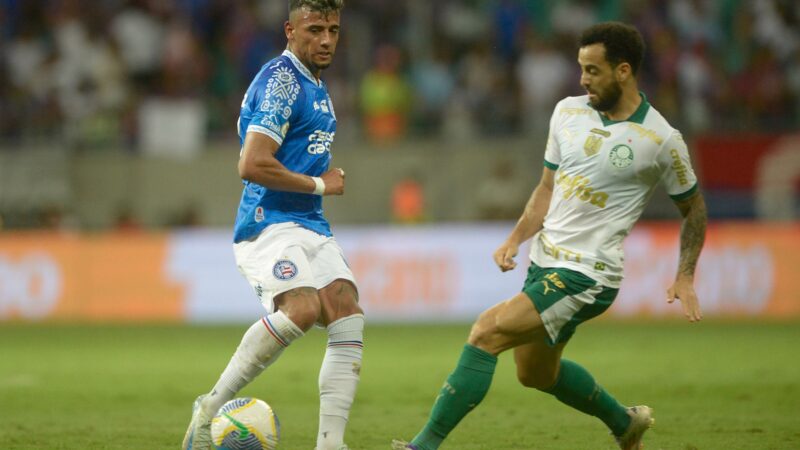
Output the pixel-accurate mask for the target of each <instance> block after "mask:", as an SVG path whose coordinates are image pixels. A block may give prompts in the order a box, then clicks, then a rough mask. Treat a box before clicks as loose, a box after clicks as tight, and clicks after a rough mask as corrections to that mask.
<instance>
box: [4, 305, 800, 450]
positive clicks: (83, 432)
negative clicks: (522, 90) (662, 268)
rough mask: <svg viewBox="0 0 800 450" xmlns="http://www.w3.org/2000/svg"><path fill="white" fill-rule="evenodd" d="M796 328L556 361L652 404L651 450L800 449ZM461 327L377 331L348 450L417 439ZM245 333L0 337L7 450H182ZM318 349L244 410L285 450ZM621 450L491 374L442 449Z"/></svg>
mask: <svg viewBox="0 0 800 450" xmlns="http://www.w3.org/2000/svg"><path fill="white" fill-rule="evenodd" d="M798 325H800V324H798V323H796V322H794V323H771V324H765V323H750V322H748V323H741V322H714V321H705V322H702V323H701V324H698V325H689V324H686V323H678V322H648V323H635V322H613V321H603V320H601V321H597V322H595V323H588V324H585V325H583V326H581V328H580V329H579V330H578V333H577V334H576V336H575V337H574V338H573V340H572V342H571V343H570V345H569V346H568V347H567V350H566V352H565V357H567V358H570V359H573V360H576V361H578V362H580V363H581V364H583V365H584V366H585V367H587V368H588V369H589V370H590V371H591V372H592V373H593V374H594V375H595V377H596V378H597V380H598V381H599V382H600V383H601V384H602V385H603V386H605V387H606V388H607V389H608V390H609V391H610V392H611V393H612V394H613V395H615V396H616V397H617V398H618V399H619V400H620V401H621V402H623V403H627V404H642V403H644V404H648V405H650V406H651V407H653V408H654V409H655V417H656V424H655V428H653V429H652V431H650V432H648V434H647V436H646V441H645V442H646V446H647V448H648V449H669V450H690V449H703V450H705V449H726V450H740V449H754V450H755V449H757V450H767V449H800V418H798V417H799V416H800V358H798V350H797V347H798V344H800V327H799V326H798ZM468 328H469V327H468V326H467V325H443V326H433V325H430V326H429V325H425V326H413V327H409V326H370V327H369V328H368V329H367V332H366V339H365V340H366V348H365V360H364V367H363V370H362V379H361V386H360V389H359V393H358V397H357V399H356V404H355V407H354V409H353V412H352V415H351V420H350V427H349V429H348V433H347V442H348V444H349V445H350V446H351V448H353V449H354V450H372V449H382V450H386V449H388V447H389V442H390V441H391V439H392V438H395V437H402V438H409V437H412V436H413V435H414V434H415V433H416V431H417V430H418V429H419V428H420V427H421V426H422V425H423V423H424V422H425V419H426V417H427V414H428V411H429V410H430V407H431V405H432V402H433V400H434V398H435V396H436V395H437V392H438V388H439V386H441V384H442V382H443V381H444V379H445V378H446V377H447V374H448V373H449V372H450V370H451V369H452V368H453V366H454V364H455V362H456V359H457V358H458V355H459V353H460V348H461V346H462V344H463V342H464V339H465V337H466V335H467V332H468ZM245 329H246V325H241V326H225V327H190V326H172V325H142V326H96V325H61V324H38V325H26V324H7V323H6V324H0V449H4V450H23V449H24V450H34V449H42V450H58V449H81V450H94V449H113V450H116V449H137V450H139V449H141V450H144V449H147V450H152V449H170V450H174V449H177V448H179V447H180V442H181V439H182V437H183V433H184V430H185V427H186V425H187V423H188V420H189V416H190V408H191V404H192V401H193V400H194V398H195V396H196V395H198V394H199V393H201V392H204V391H207V390H208V389H209V388H210V387H211V386H212V385H213V383H214V382H215V381H216V377H217V376H218V375H219V373H220V372H221V370H222V369H223V368H224V366H225V364H226V363H227V361H228V359H229V357H230V355H231V353H232V352H233V350H234V349H235V347H236V345H237V344H238V342H239V339H240V337H241V335H242V333H243V332H244V331H245ZM324 344H325V334H324V333H323V332H322V331H320V330H314V331H311V332H310V333H309V335H308V336H306V337H304V338H303V339H301V340H299V341H297V342H295V343H294V344H292V347H291V348H290V349H289V350H288V351H287V352H286V353H284V355H283V356H282V358H281V360H280V361H278V363H277V364H275V365H274V366H272V367H271V368H270V369H269V370H268V371H267V372H266V373H265V374H263V375H262V376H261V377H259V378H258V379H257V380H256V381H255V382H254V383H253V384H251V385H250V386H248V387H247V388H246V389H245V390H244V391H243V392H242V393H241V394H240V395H242V396H255V397H259V398H262V399H264V400H266V401H267V402H269V403H270V404H271V405H272V406H273V407H274V408H275V410H276V411H277V413H278V415H279V417H280V420H281V423H282V431H283V435H282V441H281V445H280V446H279V448H280V449H281V450H294V449H302V450H310V449H312V448H313V447H314V441H315V435H316V427H317V402H318V398H317V387H316V385H317V372H318V368H319V363H320V361H321V358H322V354H323V352H324ZM534 448H535V449H565V450H566V449H569V450H576V449H577V450H581V449H587V450H596V449H600V450H603V449H614V448H615V446H614V444H613V441H612V439H611V437H610V436H609V435H608V433H607V431H606V429H605V428H604V426H603V425H602V423H601V422H600V421H598V420H597V419H595V418H592V417H588V416H585V415H583V414H581V413H579V412H577V411H574V410H571V409H570V408H568V407H566V406H563V405H561V404H560V403H559V402H558V401H556V400H555V399H554V398H552V397H550V396H548V395H546V394H543V393H540V392H537V391H534V390H530V389H525V388H523V387H521V386H520V385H519V384H517V382H516V379H515V376H514V364H513V358H512V357H511V354H504V355H502V356H501V358H500V364H499V365H498V370H497V374H496V375H495V379H494V384H493V386H492V388H491V390H490V391H489V394H488V395H487V398H486V399H485V400H484V401H483V403H482V404H481V405H480V406H479V407H478V408H477V409H476V410H475V411H473V412H472V413H471V414H470V415H469V416H468V417H467V418H466V419H464V421H463V422H462V423H461V425H460V426H459V427H458V428H457V429H456V430H455V431H454V432H453V434H452V435H451V437H450V439H448V441H447V442H446V443H445V446H444V447H443V450H446V449H459V450H471V449H475V450H478V449H483V450H524V449H534Z"/></svg>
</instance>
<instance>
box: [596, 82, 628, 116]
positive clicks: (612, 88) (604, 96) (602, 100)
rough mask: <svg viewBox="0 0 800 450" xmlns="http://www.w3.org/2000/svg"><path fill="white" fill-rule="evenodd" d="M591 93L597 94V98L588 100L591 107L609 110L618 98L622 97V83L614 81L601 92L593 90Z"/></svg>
mask: <svg viewBox="0 0 800 450" xmlns="http://www.w3.org/2000/svg"><path fill="white" fill-rule="evenodd" d="M593 94H594V95H596V96H597V100H596V101H591V100H589V104H591V105H592V108H594V109H596V110H598V111H603V112H605V111H609V110H610V109H611V108H613V107H614V106H616V105H617V102H618V101H619V98H620V97H622V85H620V84H619V82H617V81H614V82H612V83H611V84H610V85H609V86H608V88H606V89H604V90H603V91H602V92H593Z"/></svg>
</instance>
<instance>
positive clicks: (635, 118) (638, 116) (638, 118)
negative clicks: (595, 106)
mask: <svg viewBox="0 0 800 450" xmlns="http://www.w3.org/2000/svg"><path fill="white" fill-rule="evenodd" d="M639 96H640V97H642V102H641V103H639V107H638V108H636V111H634V112H633V114H631V116H630V117H628V118H627V119H625V120H611V119H609V118H608V117H606V115H605V114H603V113H601V112H600V111H597V114H598V115H599V116H600V120H602V121H603V126H606V127H607V126H609V125H614V124H615V123H620V122H633V123H638V124H639V125H641V124H643V123H644V118H645V117H647V112H648V111H649V110H650V103H649V102H648V101H647V97H646V96H645V95H644V92H642V91H639ZM589 106H591V104H589Z"/></svg>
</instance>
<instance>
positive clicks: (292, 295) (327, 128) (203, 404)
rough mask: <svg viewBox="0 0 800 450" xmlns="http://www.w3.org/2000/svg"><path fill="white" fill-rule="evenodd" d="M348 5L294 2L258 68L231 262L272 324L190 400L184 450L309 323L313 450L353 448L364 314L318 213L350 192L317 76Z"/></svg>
mask: <svg viewBox="0 0 800 450" xmlns="http://www.w3.org/2000/svg"><path fill="white" fill-rule="evenodd" d="M342 7H343V0H289V20H288V21H287V22H286V23H285V25H284V31H285V33H286V37H287V40H288V45H287V48H286V50H285V51H284V52H283V54H281V55H280V56H278V57H277V58H275V59H273V60H271V61H269V62H268V63H267V64H265V65H264V66H263V68H262V69H261V71H260V72H259V73H258V75H256V77H255V79H254V80H253V82H252V83H251V85H250V87H249V89H248V90H247V93H246V94H245V96H244V100H243V101H242V108H241V113H240V116H239V123H238V128H239V136H240V144H241V154H240V157H239V175H240V176H241V178H242V181H243V184H244V191H243V193H242V199H241V202H240V204H239V211H238V213H237V216H236V224H235V227H234V254H235V256H236V264H237V266H238V268H239V270H240V272H241V273H242V274H243V275H244V277H245V278H246V279H247V281H248V282H249V283H250V284H251V285H252V286H253V289H254V290H255V293H256V295H257V296H258V297H259V299H260V301H261V303H262V304H263V306H264V307H265V308H266V310H267V315H266V316H264V317H262V318H261V319H259V320H258V321H256V322H255V323H254V324H253V325H252V326H250V328H249V329H248V330H247V331H246V332H245V334H244V337H243V338H242V341H241V343H240V344H239V347H238V348H237V349H236V352H235V353H234V354H233V357H232V358H231V360H230V362H229V363H228V365H227V367H226V368H225V370H224V371H223V372H222V375H221V376H220V377H219V380H218V381H217V383H216V384H215V385H214V387H213V388H212V389H211V391H210V392H209V393H208V394H204V395H201V396H200V397H198V399H197V400H196V401H195V406H194V412H193V414H192V420H191V423H190V424H189V428H188V430H187V432H186V437H185V438H184V441H183V448H184V449H192V450H207V449H210V448H212V443H211V433H210V422H211V419H212V417H213V416H214V415H215V414H216V411H217V410H218V409H219V408H220V407H221V406H222V405H223V404H224V403H225V402H227V401H228V400H231V399H232V398H233V397H234V396H235V395H236V393H237V392H239V391H240V390H241V389H242V388H243V387H244V386H245V385H247V384H248V383H249V382H250V381H252V380H253V379H254V378H255V377H256V376H257V375H259V374H260V373H261V372H262V371H264V369H266V368H267V367H269V365H271V364H272V363H274V362H275V361H276V360H277V359H278V357H279V356H280V355H281V353H282V352H283V350H284V349H285V348H286V347H288V346H289V344H291V343H292V341H294V340H295V339H298V338H300V337H302V336H303V334H304V333H305V332H306V331H307V330H308V329H309V328H311V326H312V325H314V324H319V325H322V326H325V327H326V329H327V333H328V345H327V350H326V352H325V356H324V358H323V360H322V368H321V370H320V373H319V394H320V413H319V433H318V435H317V440H316V448H317V450H331V449H336V450H341V449H346V448H347V447H346V445H345V444H344V432H345V426H346V424H347V418H348V415H349V412H350V407H351V405H352V403H353V398H354V397H355V393H356V387H357V385H358V381H359V372H360V368H361V355H362V349H363V329H364V315H363V311H362V310H361V308H360V307H359V305H358V292H357V290H356V285H355V280H354V278H353V274H352V272H351V271H350V268H349V267H348V266H347V263H346V262H345V260H344V256H343V253H342V249H341V248H340V247H339V245H338V244H337V243H336V240H335V239H334V237H333V235H332V234H331V230H330V226H329V225H328V222H327V220H325V217H324V216H323V214H322V197H323V196H324V195H342V194H343V193H344V181H345V173H344V170H342V169H340V168H329V165H330V161H331V154H330V147H331V144H332V142H333V138H334V135H335V134H336V115H335V113H334V110H333V105H332V103H331V98H330V96H329V95H328V90H327V88H326V86H325V83H324V82H323V81H322V80H321V79H320V73H321V72H322V70H323V69H325V68H327V67H328V66H329V65H330V64H331V59H332V58H333V55H334V52H335V50H336V44H337V41H338V38H339V15H340V11H341V9H342Z"/></svg>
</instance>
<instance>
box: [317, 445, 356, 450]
mask: <svg viewBox="0 0 800 450" xmlns="http://www.w3.org/2000/svg"><path fill="white" fill-rule="evenodd" d="M314 450H317V447H314ZM336 450H350V447H348V446H347V445H345V444H342V446H341V447H338V448H337V449H336Z"/></svg>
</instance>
